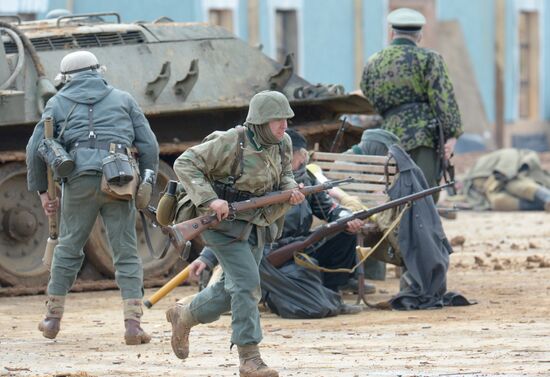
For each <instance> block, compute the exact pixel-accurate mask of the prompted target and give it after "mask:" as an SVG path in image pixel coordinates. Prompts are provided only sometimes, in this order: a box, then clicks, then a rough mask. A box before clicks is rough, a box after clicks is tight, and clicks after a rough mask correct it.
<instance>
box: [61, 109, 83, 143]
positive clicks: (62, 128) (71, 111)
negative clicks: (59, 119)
mask: <svg viewBox="0 0 550 377" xmlns="http://www.w3.org/2000/svg"><path fill="white" fill-rule="evenodd" d="M76 105H78V102H75V103H74V104H73V106H72V107H71V109H70V110H69V113H68V114H67V116H66V117H65V121H64V122H63V127H61V131H59V135H58V136H57V140H58V141H59V140H61V138H62V137H63V134H64V133H65V129H66V128H67V123H68V122H69V118H70V116H71V115H72V113H73V111H74V109H75V107H76Z"/></svg>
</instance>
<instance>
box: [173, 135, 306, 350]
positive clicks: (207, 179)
mask: <svg viewBox="0 0 550 377" xmlns="http://www.w3.org/2000/svg"><path fill="white" fill-rule="evenodd" d="M265 127H267V126H265ZM245 136H246V137H245V143H244V149H243V159H242V161H243V172H242V175H241V176H240V177H239V178H238V179H237V180H236V182H235V186H234V187H235V188H236V189H238V190H240V191H247V192H250V193H252V194H253V195H258V196H259V195H263V194H266V193H268V192H271V191H273V190H277V189H279V190H286V189H291V188H294V187H297V184H296V182H295V181H294V178H293V174H292V166H291V161H292V143H291V141H290V137H289V136H288V135H287V134H285V136H284V139H283V141H282V148H283V153H281V152H280V149H279V147H280V146H279V145H272V146H269V147H263V146H260V144H259V143H258V141H257V139H256V138H255V137H254V135H253V134H252V132H251V131H249V130H248V129H246V131H245ZM238 145H239V136H238V131H237V129H235V128H233V129H230V130H228V131H226V132H214V133H213V134H211V135H209V136H208V137H207V138H206V139H205V140H204V142H203V143H202V144H200V145H197V146H194V147H192V148H189V149H188V150H187V151H185V152H184V153H183V154H182V155H181V156H180V157H178V159H177V160H176V162H175V163H174V170H175V172H176V174H177V176H178V178H179V180H180V182H181V183H182V184H183V186H184V189H185V191H186V192H187V197H188V199H189V200H191V201H192V203H193V204H194V205H195V206H196V207H197V209H198V211H199V212H204V211H207V210H208V204H209V203H210V202H211V201H212V200H215V199H217V198H218V196H217V194H216V192H215V191H214V189H213V188H212V183H213V182H214V181H218V182H224V183H228V182H229V177H230V176H231V175H232V174H233V171H232V167H233V165H234V162H235V160H236V159H237V158H238V157H237V152H236V151H237V148H238V147H239V146H238ZM239 170H240V169H239ZM289 207H290V204H288V203H284V204H276V205H272V206H269V207H264V208H260V209H257V210H251V211H247V212H243V213H239V214H237V216H236V218H235V220H232V221H229V220H225V221H222V222H221V223H220V224H219V225H218V226H217V227H215V228H213V229H211V230H207V231H205V232H203V234H202V238H203V240H204V242H205V243H206V244H207V245H209V246H210V247H211V249H212V251H213V252H214V254H215V255H216V258H217V259H218V261H219V262H220V265H221V266H222V269H223V275H222V278H221V280H220V281H218V282H217V283H215V284H213V285H211V286H209V287H207V288H206V289H204V290H202V291H201V292H200V293H199V294H198V295H197V296H196V297H195V298H194V299H193V301H192V302H191V303H190V305H189V309H190V311H191V314H192V316H193V317H194V319H195V320H196V321H197V322H199V323H210V322H213V321H215V320H217V319H218V318H219V317H220V315H221V314H223V313H225V312H227V311H229V310H231V315H232V325H231V326H232V330H233V331H232V337H231V342H232V343H233V344H237V345H239V346H244V345H248V344H258V343H259V342H260V341H261V339H262V333H261V328H260V317H259V311H258V302H259V300H260V297H261V291H260V276H259V272H258V265H259V263H260V260H261V256H262V252H263V247H264V243H265V239H266V229H269V230H270V232H269V234H268V236H270V237H268V239H274V238H275V237H276V236H277V234H278V233H279V232H280V231H281V230H282V229H281V228H282V226H281V225H282V224H279V222H277V220H278V219H280V218H284V217H283V215H284V214H285V212H286V211H287V210H288V209H289ZM276 225H279V226H278V227H277V226H276Z"/></svg>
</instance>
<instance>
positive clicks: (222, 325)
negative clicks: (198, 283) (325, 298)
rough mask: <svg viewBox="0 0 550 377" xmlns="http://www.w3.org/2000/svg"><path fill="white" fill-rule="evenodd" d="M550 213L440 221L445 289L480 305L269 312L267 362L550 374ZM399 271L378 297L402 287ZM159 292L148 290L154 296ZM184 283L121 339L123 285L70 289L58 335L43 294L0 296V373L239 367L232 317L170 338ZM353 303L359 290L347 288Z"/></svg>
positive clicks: (350, 371) (177, 372) (315, 369)
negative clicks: (49, 326) (313, 316)
mask: <svg viewBox="0 0 550 377" xmlns="http://www.w3.org/2000/svg"><path fill="white" fill-rule="evenodd" d="M549 219H550V214H546V213H542V212H537V213H521V214H520V213H466V212H462V213H460V214H459V217H458V220H455V221H451V220H444V227H445V229H446V231H447V234H448V236H449V239H454V242H456V243H460V241H461V237H463V239H462V240H463V241H464V243H463V245H462V246H456V247H455V253H454V254H453V255H452V257H451V264H452V267H451V268H450V271H449V274H448V287H449V290H454V291H458V292H461V293H463V294H464V295H465V296H466V297H468V298H469V299H475V300H477V301H478V302H479V303H478V304H477V305H474V306H470V307H457V308H445V309H442V310H429V311H417V312H396V311H377V310H373V309H366V310H365V311H364V312H362V313H360V314H358V315H352V316H339V317H335V318H328V319H323V320H284V319H280V318H278V317H277V316H275V315H273V314H271V313H265V312H264V313H262V325H263V330H264V342H263V343H262V346H263V354H264V356H265V360H266V361H267V362H268V363H269V364H270V365H272V366H273V367H275V368H277V369H278V370H279V371H280V373H281V376H338V377H345V376H397V375H404V376H413V375H414V376H418V375H420V376H456V375H460V376H473V375H476V376H478V375H507V376H516V375H518V376H519V375H521V376H549V375H550V225H549V224H550V222H549ZM394 276H395V275H394V270H393V268H390V269H389V270H388V279H387V280H386V281H384V282H376V285H377V287H378V293H377V294H375V295H371V296H369V297H370V299H371V301H380V300H384V299H388V298H389V297H390V296H391V295H392V294H394V293H395V292H396V291H397V289H398V280H397V279H396V278H395V277H394ZM153 291H154V290H152V289H148V290H147V292H146V296H149V295H150V294H151V293H152V292H153ZM193 292H194V288H193V287H180V288H178V289H176V290H175V291H174V292H173V293H171V294H170V295H169V296H168V297H166V298H165V299H164V300H162V301H160V302H159V303H158V304H157V305H156V306H155V307H154V308H153V309H151V310H146V314H145V316H144V328H145V329H146V330H148V331H149V332H150V333H151V334H152V336H153V340H152V342H151V343H150V344H148V345H144V346H132V347H130V346H125V345H124V344H123V339H122V334H123V323H122V322H123V321H122V313H121V303H120V300H119V296H118V292H117V291H100V292H87V293H74V294H72V295H70V296H69V298H68V302H67V308H66V315H65V318H64V319H63V323H62V330H61V333H60V334H59V336H58V339H56V340H54V341H52V340H47V339H45V338H43V337H42V336H41V334H40V333H39V332H38V331H37V329H36V327H37V323H38V321H39V320H40V319H41V316H42V312H43V308H44V304H43V302H44V297H43V296H25V297H3V298H0V376H126V375H128V376H129V375H132V376H235V375H238V367H237V365H238V362H237V354H236V350H235V349H234V350H233V351H231V352H230V351H229V336H230V327H229V320H230V318H229V316H223V317H222V318H221V320H220V321H218V322H216V323H214V324H211V325H202V326H199V327H197V328H195V329H194V330H193V331H192V338H191V354H190V357H189V359H188V360H186V361H181V360H179V359H177V358H176V357H175V356H174V355H173V354H172V351H171V348H170V327H169V324H168V323H167V322H166V321H165V319H164V311H165V310H166V308H167V307H168V306H169V305H170V304H171V303H173V302H174V300H175V299H176V298H177V297H183V296H186V295H189V294H191V293H193ZM346 298H347V300H349V301H350V302H351V301H353V300H354V297H353V296H346Z"/></svg>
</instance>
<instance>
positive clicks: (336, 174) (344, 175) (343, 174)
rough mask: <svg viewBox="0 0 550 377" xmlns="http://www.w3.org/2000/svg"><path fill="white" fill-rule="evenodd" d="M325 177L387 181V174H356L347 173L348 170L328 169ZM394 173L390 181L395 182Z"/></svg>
mask: <svg viewBox="0 0 550 377" xmlns="http://www.w3.org/2000/svg"><path fill="white" fill-rule="evenodd" d="M323 174H324V176H325V177H327V178H329V179H345V178H349V177H351V178H353V179H355V180H356V181H357V182H360V183H362V182H374V183H378V182H379V183H386V176H385V175H384V174H356V173H346V172H334V171H328V172H326V173H323ZM394 177H395V176H394V175H393V174H390V176H389V177H388V178H389V181H390V182H393V179H394Z"/></svg>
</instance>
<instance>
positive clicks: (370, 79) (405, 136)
mask: <svg viewBox="0 0 550 377" xmlns="http://www.w3.org/2000/svg"><path fill="white" fill-rule="evenodd" d="M388 23H389V24H390V25H391V26H392V42H391V45H390V46H388V47H387V48H385V49H383V50H382V51H380V52H378V53H376V54H374V55H373V56H371V57H370V58H369V59H368V61H367V64H366V66H365V69H364V71H363V78H362V81H361V90H362V91H363V93H364V94H365V97H366V98H367V99H368V100H369V101H370V102H371V103H372V105H373V106H374V108H375V109H376V111H378V113H379V114H380V115H381V116H382V117H383V123H382V128H383V129H385V130H387V131H390V132H392V133H393V134H395V135H396V136H397V137H398V138H399V139H400V142H401V145H402V146H403V148H404V149H405V150H406V151H407V152H408V153H409V154H410V156H411V157H412V159H413V160H414V161H415V162H416V164H417V165H418V166H419V167H420V169H421V170H422V172H423V173H424V176H425V177H426V180H427V181H428V184H429V185H430V186H436V185H437V184H438V181H439V177H440V176H441V171H440V170H441V168H442V167H441V166H440V165H441V163H440V159H439V158H438V155H437V146H438V140H439V138H440V135H442V136H443V140H442V141H443V142H444V151H440V152H441V153H443V152H444V154H445V158H446V159H447V160H448V159H449V158H450V157H451V155H452V153H453V150H454V146H455V143H456V139H457V138H458V137H459V136H460V135H461V134H462V132H463V131H462V122H461V119H460V112H459V109H458V104H457V102H456V100H455V95H454V90H453V85H452V83H451V80H450V78H449V74H448V72H447V67H446V65H445V62H444V61H443V58H442V56H441V55H439V54H438V53H437V52H435V51H432V50H428V49H425V48H420V47H418V46H417V44H418V43H419V42H420V40H421V38H422V26H423V25H424V24H425V23H426V19H425V18H424V16H423V15H422V14H421V13H419V12H417V11H415V10H412V9H408V8H400V9H396V10H394V11H393V12H391V13H390V14H389V15H388ZM439 128H441V130H439ZM441 149H443V148H441ZM435 197H436V198H437V195H435ZM436 201H437V200H436Z"/></svg>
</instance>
